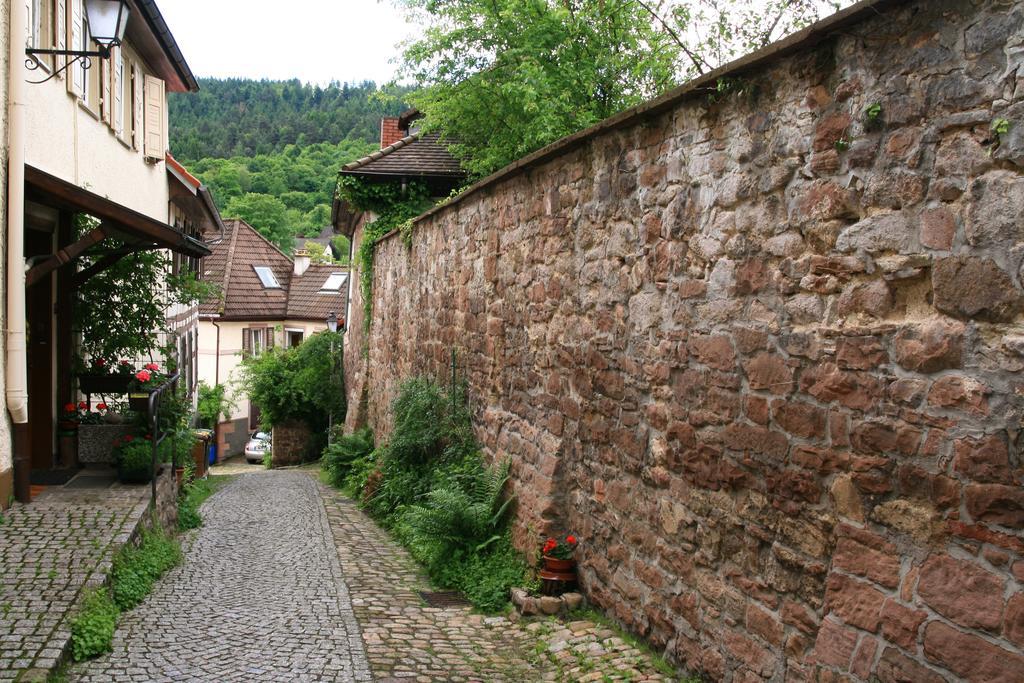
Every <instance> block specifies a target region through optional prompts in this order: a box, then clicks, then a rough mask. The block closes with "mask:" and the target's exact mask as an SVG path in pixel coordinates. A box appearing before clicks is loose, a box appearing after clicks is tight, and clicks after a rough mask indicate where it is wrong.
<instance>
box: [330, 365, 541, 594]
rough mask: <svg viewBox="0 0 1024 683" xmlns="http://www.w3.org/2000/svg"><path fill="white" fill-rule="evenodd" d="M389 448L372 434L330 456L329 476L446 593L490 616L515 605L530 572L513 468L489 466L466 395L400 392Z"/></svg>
mask: <svg viewBox="0 0 1024 683" xmlns="http://www.w3.org/2000/svg"><path fill="white" fill-rule="evenodd" d="M392 410H393V411H394V429H393V431H392V433H391V440H390V442H389V443H387V444H385V445H382V446H380V447H379V448H376V449H374V447H373V435H372V434H371V433H369V432H368V431H364V432H359V433H356V434H353V435H351V436H348V437H342V438H339V439H338V440H337V441H336V442H334V443H333V444H332V446H331V447H330V448H328V449H327V450H326V451H325V453H324V459H323V462H322V468H323V471H324V474H325V478H326V479H327V480H328V481H329V482H330V483H331V484H332V485H334V486H336V487H339V488H343V489H345V491H346V493H348V494H349V495H352V496H353V497H355V498H360V499H361V500H362V504H363V506H364V508H365V509H366V510H367V511H368V512H369V513H370V515H371V516H373V517H374V518H375V519H376V520H377V521H378V522H379V523H380V524H381V525H382V526H383V527H384V528H386V529H388V530H389V531H391V532H392V533H393V534H394V535H395V537H396V538H397V539H398V540H399V541H400V542H401V543H402V544H403V545H405V546H406V547H408V548H409V550H410V551H411V553H412V555H413V556H414V557H415V558H416V559H417V560H418V561H419V562H421V563H423V564H424V565H425V566H426V569H427V572H428V574H429V575H430V577H431V579H432V580H433V582H434V583H435V584H437V586H438V587H440V588H450V589H457V590H459V591H461V592H462V593H464V594H465V596H466V597H467V598H468V599H469V600H470V602H472V603H473V605H474V606H475V607H477V608H478V609H480V610H482V611H485V612H498V611H500V610H502V609H503V608H504V607H506V606H507V604H508V595H509V589H510V588H511V587H512V586H516V585H523V584H524V583H526V584H528V583H530V582H531V579H530V578H529V567H528V565H527V564H526V562H525V561H524V560H523V558H522V556H521V555H520V554H519V553H518V552H517V551H516V550H515V549H514V548H513V547H512V543H511V539H510V536H509V530H508V516H509V512H510V510H511V507H512V503H513V499H512V498H511V497H509V496H507V495H506V493H505V487H506V484H507V482H508V464H507V463H502V464H498V465H488V464H487V463H486V462H485V461H484V458H483V456H482V454H481V453H480V448H479V445H478V444H477V442H476V439H475V438H474V436H473V431H472V429H471V427H470V419H469V418H470V416H469V411H468V408H467V406H466V399H465V393H464V391H463V389H462V387H461V386H459V385H457V384H455V383H453V385H452V386H451V387H449V389H448V391H445V390H443V389H442V388H441V387H440V386H438V385H437V384H436V383H435V382H433V381H431V380H429V379H426V378H415V379H412V380H409V381H407V382H406V383H405V384H403V385H402V387H401V390H400V391H399V394H398V397H397V398H396V400H395V402H394V405H393V406H392Z"/></svg>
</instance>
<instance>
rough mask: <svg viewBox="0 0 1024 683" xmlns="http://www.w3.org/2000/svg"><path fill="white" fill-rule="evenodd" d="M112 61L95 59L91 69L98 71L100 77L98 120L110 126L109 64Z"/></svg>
mask: <svg viewBox="0 0 1024 683" xmlns="http://www.w3.org/2000/svg"><path fill="white" fill-rule="evenodd" d="M111 61H112V60H109V59H103V58H102V57H95V58H94V60H93V68H94V69H96V70H97V71H99V72H100V73H99V77H100V120H101V121H103V123H105V124H107V125H108V126H109V125H110V122H111V121H112V119H111V116H110V114H111V111H110V109H111V108H110V63H111Z"/></svg>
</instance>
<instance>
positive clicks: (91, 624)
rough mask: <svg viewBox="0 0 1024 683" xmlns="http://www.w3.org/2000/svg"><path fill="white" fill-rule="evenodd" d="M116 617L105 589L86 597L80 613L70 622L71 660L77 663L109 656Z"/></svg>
mask: <svg viewBox="0 0 1024 683" xmlns="http://www.w3.org/2000/svg"><path fill="white" fill-rule="evenodd" d="M119 613H120V612H119V610H118V609H117V605H115V604H114V600H113V599H112V598H111V597H110V592H109V591H108V590H107V589H106V588H97V589H96V590H94V591H92V592H90V593H88V594H87V595H86V596H85V599H84V600H83V602H82V610H81V611H80V612H79V613H78V614H77V615H76V616H75V618H74V619H72V620H71V656H72V657H73V658H74V659H75V661H76V662H80V661H82V660H84V659H89V658H90V657H96V656H97V655H101V654H103V653H104V652H110V650H111V642H112V641H113V639H114V629H115V628H116V627H117V615H118V614H119Z"/></svg>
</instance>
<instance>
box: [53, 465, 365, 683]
mask: <svg viewBox="0 0 1024 683" xmlns="http://www.w3.org/2000/svg"><path fill="white" fill-rule="evenodd" d="M202 515H203V518H204V522H205V523H204V525H203V527H202V528H200V529H198V530H197V531H195V532H192V535H191V536H190V538H189V539H188V541H187V542H186V545H187V550H186V557H185V561H184V562H183V563H182V565H181V566H179V567H177V568H175V569H173V570H171V572H169V573H168V574H167V576H165V577H164V578H163V579H162V580H161V581H160V582H159V584H158V585H157V586H156V588H155V589H154V591H153V593H151V594H150V595H149V596H148V597H147V598H146V600H144V601H143V603H142V604H141V605H139V606H138V607H137V608H135V609H134V610H132V611H130V612H128V613H126V614H124V615H122V617H121V621H120V622H119V624H118V630H117V632H116V634H115V635H114V643H113V652H111V653H109V654H108V655H105V656H103V657H100V658H98V659H95V660H92V661H90V662H84V663H82V664H80V665H76V666H74V667H72V669H71V670H70V672H69V675H68V678H69V680H72V681H89V682H91V681H109V680H111V679H112V678H114V679H116V680H118V681H122V680H123V681H139V682H141V681H147V682H148V681H231V680H240V681H369V680H371V677H370V670H369V665H368V663H367V659H366V654H365V652H364V651H363V648H362V642H361V638H360V636H359V626H358V624H357V622H356V618H355V615H354V614H353V611H352V605H351V602H350V600H349V593H348V589H347V587H346V584H345V581H344V579H343V576H342V573H341V567H340V565H339V562H338V556H337V553H336V552H335V549H334V544H333V540H332V538H331V535H330V531H329V527H328V524H327V517H326V515H325V513H324V507H323V504H322V503H321V500H320V496H319V495H317V489H316V486H315V484H314V482H313V480H312V479H311V478H310V477H309V476H308V475H307V474H305V473H303V472H298V471H278V470H270V471H266V470H264V471H256V472H252V473H249V474H245V475H242V476H240V477H239V478H238V479H236V480H235V481H233V482H231V483H230V484H228V485H227V486H225V487H224V488H223V489H222V490H221V491H219V492H218V493H217V494H216V495H215V496H213V497H212V498H210V499H209V500H208V501H207V502H206V504H205V505H204V506H203V509H202Z"/></svg>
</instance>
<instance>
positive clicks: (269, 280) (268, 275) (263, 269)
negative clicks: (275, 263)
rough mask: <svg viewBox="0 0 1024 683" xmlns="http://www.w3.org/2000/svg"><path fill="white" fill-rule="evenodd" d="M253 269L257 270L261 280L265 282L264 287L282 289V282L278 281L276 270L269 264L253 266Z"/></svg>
mask: <svg viewBox="0 0 1024 683" xmlns="http://www.w3.org/2000/svg"><path fill="white" fill-rule="evenodd" d="M253 270H255V271H256V275H258V276H259V278H260V282H262V283H263V289H281V283H280V282H278V281H277V277H276V276H275V275H274V271H272V270H271V269H270V268H269V267H268V266H253Z"/></svg>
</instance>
